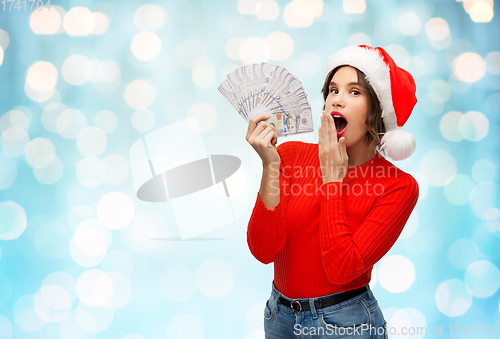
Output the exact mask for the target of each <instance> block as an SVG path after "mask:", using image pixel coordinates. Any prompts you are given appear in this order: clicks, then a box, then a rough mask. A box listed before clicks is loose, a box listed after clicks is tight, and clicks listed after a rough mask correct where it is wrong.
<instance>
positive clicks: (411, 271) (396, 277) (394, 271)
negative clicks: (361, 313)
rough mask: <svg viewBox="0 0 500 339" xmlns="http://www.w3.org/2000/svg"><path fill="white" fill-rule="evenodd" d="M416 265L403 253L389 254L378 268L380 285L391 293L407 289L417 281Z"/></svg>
mask: <svg viewBox="0 0 500 339" xmlns="http://www.w3.org/2000/svg"><path fill="white" fill-rule="evenodd" d="M415 275H416V272H415V265H413V262H411V260H409V259H408V258H406V257H404V256H402V255H392V256H388V257H386V258H384V259H382V261H381V262H380V264H379V266H378V270H377V276H378V281H379V283H380V285H381V286H382V287H383V288H384V289H386V290H387V291H389V292H391V293H401V292H404V291H407V290H408V289H409V288H410V287H411V286H412V285H413V283H414V282H415Z"/></svg>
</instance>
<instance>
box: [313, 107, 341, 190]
mask: <svg viewBox="0 0 500 339" xmlns="http://www.w3.org/2000/svg"><path fill="white" fill-rule="evenodd" d="M318 156H319V162H320V166H321V174H322V175H323V184H326V183H327V182H333V181H339V182H342V180H344V177H345V176H346V174H347V160H348V156H347V150H346V144H345V137H341V138H340V140H337V129H336V128H335V121H334V120H333V117H332V115H331V114H328V113H326V112H323V116H322V117H321V127H320V128H319V142H318Z"/></svg>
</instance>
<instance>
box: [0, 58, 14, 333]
mask: <svg viewBox="0 0 500 339" xmlns="http://www.w3.org/2000/svg"><path fill="white" fill-rule="evenodd" d="M0 64H1V63H0ZM0 328H1V329H2V332H0V335H2V338H5V339H12V338H14V333H13V332H12V324H11V322H10V321H9V319H7V318H5V317H4V316H3V315H1V314H0Z"/></svg>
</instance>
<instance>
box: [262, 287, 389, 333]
mask: <svg viewBox="0 0 500 339" xmlns="http://www.w3.org/2000/svg"><path fill="white" fill-rule="evenodd" d="M366 287H367V288H368V290H367V291H365V292H363V293H361V294H359V295H357V296H355V297H353V298H351V299H348V300H345V301H343V302H341V303H338V304H335V305H332V306H327V307H323V308H318V309H316V308H315V306H314V300H315V299H318V298H310V299H297V300H299V301H309V305H310V306H311V309H310V310H305V311H300V312H298V313H295V312H294V311H293V310H292V309H291V308H290V307H287V306H284V305H282V304H281V303H280V302H279V301H278V298H279V297H280V296H281V297H283V298H285V299H288V300H292V299H290V298H287V297H285V296H284V295H283V294H281V293H280V292H279V291H278V290H277V289H276V287H275V286H274V282H273V284H272V292H271V297H270V298H269V300H267V302H266V307H265V309H264V331H265V335H266V339H285V338H286V339H288V338H318V339H320V338H330V339H334V338H335V339H337V338H350V339H354V338H356V339H360V338H363V339H364V338H367V339H368V338H370V339H387V338H388V334H387V329H386V326H387V322H386V321H385V318H384V315H383V313H382V310H381V309H380V307H379V306H378V302H377V299H375V297H374V295H373V293H372V291H371V289H370V286H369V285H366ZM340 293H342V292H340ZM335 294H338V293H334V294H331V295H335ZM325 297H326V296H325Z"/></svg>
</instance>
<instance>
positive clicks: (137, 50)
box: [130, 32, 161, 61]
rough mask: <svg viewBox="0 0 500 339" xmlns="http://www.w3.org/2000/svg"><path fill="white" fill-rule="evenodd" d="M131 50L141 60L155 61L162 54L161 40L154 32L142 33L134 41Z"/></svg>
mask: <svg viewBox="0 0 500 339" xmlns="http://www.w3.org/2000/svg"><path fill="white" fill-rule="evenodd" d="M130 49H131V50H132V53H133V54H134V56H135V57H136V58H137V59H139V60H143V61H149V60H153V59H154V58H156V57H157V56H158V55H159V54H160V51H161V40H160V38H158V36H157V35H156V34H155V33H153V32H140V33H137V34H136V35H135V36H134V38H133V39H132V43H131V44H130Z"/></svg>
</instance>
